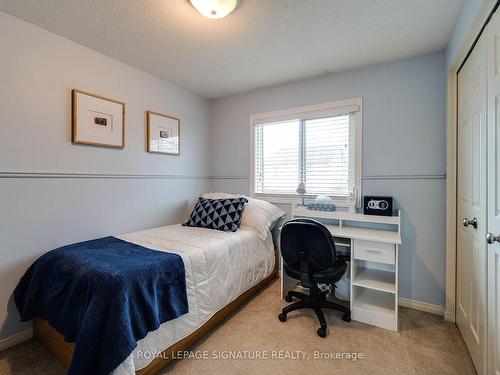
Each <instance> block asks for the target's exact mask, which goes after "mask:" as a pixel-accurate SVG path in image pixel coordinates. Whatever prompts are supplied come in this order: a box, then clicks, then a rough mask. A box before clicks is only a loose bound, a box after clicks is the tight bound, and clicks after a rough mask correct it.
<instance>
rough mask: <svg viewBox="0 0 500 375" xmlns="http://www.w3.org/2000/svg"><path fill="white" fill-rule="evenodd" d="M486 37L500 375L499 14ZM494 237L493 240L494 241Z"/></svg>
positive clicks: (493, 335) (492, 324) (492, 309)
mask: <svg viewBox="0 0 500 375" xmlns="http://www.w3.org/2000/svg"><path fill="white" fill-rule="evenodd" d="M486 33H487V37H488V47H487V48H488V230H489V232H490V234H489V238H488V239H489V242H492V243H491V244H490V245H489V247H488V338H489V339H488V373H489V374H495V375H500V244H499V243H498V242H497V241H498V240H500V238H495V237H494V236H500V161H499V160H498V158H499V157H500V145H499V142H500V118H499V115H500V114H499V111H500V17H499V16H498V14H496V15H495V16H494V17H493V18H492V20H491V21H490V23H489V24H488V27H487V29H486ZM495 240H496V241H495Z"/></svg>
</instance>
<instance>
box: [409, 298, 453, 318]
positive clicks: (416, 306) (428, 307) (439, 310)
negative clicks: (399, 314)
mask: <svg viewBox="0 0 500 375" xmlns="http://www.w3.org/2000/svg"><path fill="white" fill-rule="evenodd" d="M399 306H403V307H407V308H409V309H413V310H419V311H424V312H428V313H431V314H435V315H439V316H444V307H443V306H439V305H433V304H431V303H427V302H420V301H415V300H413V299H409V298H403V297H399Z"/></svg>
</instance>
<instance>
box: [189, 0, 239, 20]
mask: <svg viewBox="0 0 500 375" xmlns="http://www.w3.org/2000/svg"><path fill="white" fill-rule="evenodd" d="M190 2H191V4H192V5H193V6H194V7H195V8H196V10H197V11H198V12H200V13H201V14H203V15H204V16H205V17H208V18H213V19H219V18H224V17H226V16H227V15H228V14H229V13H231V12H232V11H233V10H235V9H236V6H237V5H238V0H190Z"/></svg>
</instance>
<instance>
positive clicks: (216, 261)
mask: <svg viewBox="0 0 500 375" xmlns="http://www.w3.org/2000/svg"><path fill="white" fill-rule="evenodd" d="M117 237H119V238H121V239H123V240H125V241H128V242H132V243H136V244H138V245H141V246H144V247H147V248H149V249H154V250H161V251H168V252H170V253H175V254H179V255H180V256H181V257H182V260H183V261H184V266H185V269H186V287H187V296H188V303H189V313H187V314H186V315H183V316H181V317H179V318H177V319H174V320H171V321H169V322H166V323H163V324H162V325H161V326H160V328H158V329H157V330H156V331H153V332H149V333H148V335H147V336H146V337H145V338H143V339H142V340H140V341H139V342H138V343H137V348H136V349H135V350H134V352H133V353H132V354H131V355H130V356H129V357H128V358H127V359H126V360H125V361H124V362H123V363H122V364H121V365H120V366H118V367H117V368H116V369H115V370H114V371H113V375H122V374H131V375H132V374H135V371H136V370H140V369H142V368H144V367H146V366H147V365H148V364H149V363H151V362H152V361H153V359H154V356H152V355H150V354H151V353H156V354H158V353H161V352H162V351H163V350H165V349H167V348H168V347H170V346H171V345H173V344H174V343H176V342H177V341H179V340H181V339H183V338H184V337H186V336H188V335H189V334H191V333H192V332H193V331H195V330H196V329H198V328H199V327H200V326H202V325H203V324H204V323H205V322H207V321H208V319H210V317H211V316H213V315H214V314H215V313H216V312H217V311H218V310H220V309H221V308H223V307H224V306H226V305H227V304H228V303H229V302H231V301H233V300H234V299H236V298H237V297H239V296H240V295H241V294H242V293H243V292H245V291H246V290H248V289H249V288H251V287H252V286H254V285H256V284H257V283H258V282H260V281H261V280H263V279H264V278H266V277H267V276H269V275H270V274H271V272H272V270H273V269H274V262H275V258H274V250H273V242H272V236H271V234H270V233H269V235H268V236H267V238H266V240H265V241H262V240H261V239H260V238H259V236H258V234H257V232H256V231H255V230H254V229H251V228H246V227H240V228H239V229H238V230H237V231H236V232H231V233H226V232H222V231H218V230H214V229H205V228H193V227H183V226H181V225H180V224H177V225H169V226H166V227H160V228H154V229H148V230H144V231H140V232H134V233H128V234H125V235H122V236H117Z"/></svg>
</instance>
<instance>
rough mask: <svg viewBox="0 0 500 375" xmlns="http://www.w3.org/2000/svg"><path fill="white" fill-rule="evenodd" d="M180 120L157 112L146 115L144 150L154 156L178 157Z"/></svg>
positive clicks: (148, 112)
mask: <svg viewBox="0 0 500 375" xmlns="http://www.w3.org/2000/svg"><path fill="white" fill-rule="evenodd" d="M163 134H165V136H163ZM180 143H181V120H179V119H178V118H177V117H173V116H168V115H164V114H161V113H158V112H152V111H147V113H146V148H147V151H148V152H150V153H154V154H165V155H179V154H180V147H181V146H180Z"/></svg>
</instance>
